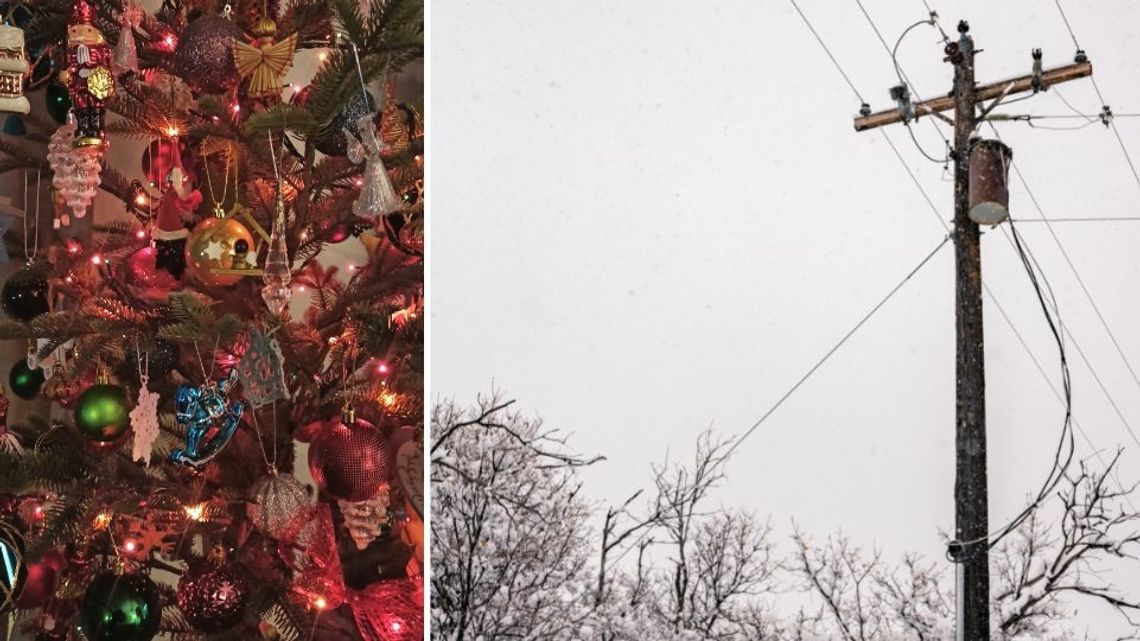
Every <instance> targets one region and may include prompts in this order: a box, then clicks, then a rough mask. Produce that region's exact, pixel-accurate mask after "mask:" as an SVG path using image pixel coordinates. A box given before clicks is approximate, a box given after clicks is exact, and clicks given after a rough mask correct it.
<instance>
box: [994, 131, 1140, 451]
mask: <svg viewBox="0 0 1140 641" xmlns="http://www.w3.org/2000/svg"><path fill="white" fill-rule="evenodd" d="M990 128H991V129H992V130H993V132H994V135H995V136H996V137H997V138H998V140H1001V133H1000V132H998V130H997V128H996V127H994V126H993V125H992V124H991V125H990ZM1010 168H1011V169H1013V174H1014V175H1015V176H1017V180H1018V182H1019V183H1020V184H1021V186H1022V188H1023V189H1025V193H1026V195H1028V196H1029V202H1031V203H1033V207H1034V208H1035V209H1036V210H1037V214H1038V216H1039V219H1040V221H1041V222H1042V223H1044V224H1045V228H1046V229H1047V230H1048V231H1049V235H1050V236H1051V237H1052V238H1053V242H1054V243H1055V244H1056V245H1057V249H1058V250H1059V251H1060V252H1061V256H1062V258H1064V259H1065V264H1067V265H1068V266H1069V270H1070V271H1071V272H1072V273H1073V277H1074V278H1076V281H1077V285H1078V286H1079V287H1080V289H1081V292H1082V293H1083V294H1084V295H1085V299H1086V300H1088V302H1089V305H1090V306H1091V307H1092V309H1093V312H1094V313H1095V314H1096V317H1097V319H1098V320H1099V322H1100V324H1101V327H1103V328H1104V331H1105V333H1106V334H1107V335H1108V338H1109V341H1110V342H1111V343H1112V345H1113V347H1114V348H1115V350H1116V353H1117V355H1118V356H1120V359H1121V360H1122V361H1123V362H1124V366H1125V368H1126V369H1127V370H1128V373H1129V374H1130V375H1131V377H1132V380H1133V382H1135V383H1136V385H1137V387H1140V377H1138V376H1137V374H1136V370H1135V368H1134V367H1133V366H1132V361H1131V360H1130V359H1129V358H1128V356H1127V355H1126V354H1125V353H1124V349H1123V348H1122V347H1121V346H1120V341H1118V340H1117V339H1116V334H1115V333H1114V332H1113V331H1112V328H1111V327H1110V326H1109V324H1108V320H1107V319H1106V318H1105V317H1104V314H1103V313H1102V312H1101V310H1100V306H1099V305H1097V302H1096V299H1094V298H1093V295H1092V292H1091V291H1090V290H1089V288H1088V286H1087V285H1086V284H1085V279H1084V278H1083V277H1082V276H1081V273H1080V271H1079V270H1078V269H1077V266H1076V264H1075V263H1073V259H1072V258H1071V257H1070V256H1069V252H1068V251H1067V250H1066V249H1065V245H1064V243H1062V242H1061V238H1060V237H1059V236H1058V235H1057V232H1056V230H1054V229H1053V225H1052V224H1051V221H1050V219H1049V217H1048V216H1046V215H1045V210H1044V209H1043V208H1042V207H1041V203H1040V201H1038V200H1037V195H1036V194H1034V193H1033V190H1032V189H1031V188H1030V187H1029V183H1028V182H1027V181H1026V180H1025V176H1024V175H1023V174H1022V173H1021V169H1020V167H1018V165H1017V163H1016V162H1011V163H1010ZM1065 331H1066V332H1067V333H1068V336H1069V338H1070V339H1072V333H1071V331H1069V330H1067V329H1066V330H1065ZM1073 345H1074V347H1076V348H1077V353H1078V354H1080V355H1081V358H1082V360H1084V361H1085V365H1086V366H1087V367H1088V368H1089V372H1091V373H1092V375H1093V379H1094V380H1095V381H1096V382H1097V385H1098V386H1100V388H1101V391H1102V392H1103V393H1104V395H1105V397H1106V398H1107V399H1108V401H1109V405H1111V406H1112V408H1113V410H1114V411H1115V412H1116V415H1117V417H1118V418H1120V421H1121V424H1122V425H1123V426H1124V429H1125V431H1127V432H1128V434H1129V436H1131V437H1132V440H1133V442H1135V443H1136V444H1137V445H1138V446H1140V437H1137V435H1136V431H1135V430H1134V429H1133V428H1132V425H1131V424H1130V423H1129V422H1128V419H1127V418H1125V416H1124V413H1123V412H1122V411H1121V410H1120V407H1119V405H1117V403H1116V401H1115V399H1113V398H1112V395H1111V394H1110V393H1109V392H1108V387H1107V386H1106V385H1104V382H1103V381H1102V380H1101V378H1100V375H1099V374H1097V372H1096V369H1095V368H1093V366H1092V363H1091V362H1089V361H1088V359H1087V358H1086V357H1085V355H1084V350H1082V349H1081V347H1080V344H1078V343H1077V342H1076V341H1075V340H1073Z"/></svg>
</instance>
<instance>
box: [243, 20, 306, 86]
mask: <svg viewBox="0 0 1140 641" xmlns="http://www.w3.org/2000/svg"><path fill="white" fill-rule="evenodd" d="M252 33H253V36H254V41H253V43H252V44H246V43H244V42H240V41H237V40H235V41H234V43H233V50H234V62H235V63H236V64H237V69H238V73H239V74H240V75H241V77H242V78H247V77H248V78H249V97H250V98H280V97H281V76H283V75H285V73H286V72H288V71H289V68H290V67H292V66H293V50H294V49H295V48H296V47H297V34H296V33H293V34H290V35H289V36H288V37H286V38H285V39H283V40H281V41H280V42H274V39H275V38H276V37H277V23H276V22H274V21H273V19H272V18H269V17H264V18H261V19H260V20H258V21H257V23H256V24H254V25H253V31H252Z"/></svg>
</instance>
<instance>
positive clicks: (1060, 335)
mask: <svg viewBox="0 0 1140 641" xmlns="http://www.w3.org/2000/svg"><path fill="white" fill-rule="evenodd" d="M856 2H859V0H856ZM923 5H924V6H925V7H926V8H927V10H928V11H930V15H931V23H932V24H934V25H935V26H937V27H938V29H939V30H940V31H942V28H941V25H940V24H939V23H938V19H937V14H936V13H935V12H934V11H933V10H931V9H930V5H929V4H928V3H927V2H926V0H923ZM860 6H861V3H860ZM1058 8H1060V4H1059V3H1058ZM864 14H865V15H866V13H865V12H864ZM868 19H869V17H868ZM1066 22H1067V20H1066ZM876 31H877V30H876ZM943 33H945V32H943ZM904 35H905V34H904ZM1075 42H1076V39H1075V38H1074V43H1075ZM1077 48H1078V50H1079V49H1080V47H1079V45H1078V47H1077ZM892 60H893V62H894V63H895V64H896V65H898V61H897V58H896V57H894V56H892ZM900 72H901V70H900ZM1061 99H1062V101H1064V97H1063V96H1061ZM1065 102H1066V104H1068V103H1067V101H1065ZM1007 104H1008V103H1007ZM1074 111H1075V110H1074ZM990 126H991V128H994V127H993V125H992V124H991V125H990ZM994 131H995V134H996V128H994ZM999 138H1000V137H999ZM1121 144H1122V145H1123V142H1122V143H1121ZM900 160H901V156H900ZM908 172H909V168H908ZM1019 175H1020V172H1019ZM912 177H913V176H912ZM1007 182H1008V181H1007ZM915 183H916V184H918V182H917V180H916V181H915ZM919 188H920V189H921V188H922V187H921V185H920V184H919ZM923 195H924V197H925V198H926V200H927V202H928V203H930V204H931V207H932V209H933V210H934V213H935V215H936V216H937V209H936V208H934V206H933V202H932V201H931V200H930V198H929V196H927V195H926V194H925V190H924V193H923ZM937 217H938V220H939V222H941V223H942V224H943V225H945V224H946V223H945V221H944V220H943V219H942V217H941V216H937ZM1042 218H1044V216H1042ZM1010 229H1011V230H1012V232H1013V236H1014V241H1013V244H1014V245H1015V247H1016V249H1017V251H1018V254H1019V256H1020V258H1021V260H1022V264H1023V266H1024V267H1025V270H1026V274H1027V275H1028V277H1029V280H1030V283H1031V284H1032V285H1033V288H1034V291H1035V293H1036V295H1037V297H1038V300H1039V302H1040V304H1041V308H1042V311H1043V313H1044V314H1045V318H1046V321H1047V322H1048V324H1049V327H1050V331H1051V333H1052V334H1053V336H1054V338H1055V340H1056V342H1057V348H1058V351H1059V355H1060V362H1061V369H1062V379H1063V382H1064V385H1063V388H1064V394H1063V395H1061V394H1058V393H1057V390H1056V388H1054V387H1053V384H1052V381H1051V380H1049V377H1048V376H1047V375H1045V372H1044V369H1043V368H1041V367H1040V363H1039V362H1038V361H1037V359H1036V357H1034V356H1033V354H1032V352H1029V350H1028V345H1027V344H1026V343H1025V341H1024V339H1023V338H1022V337H1021V334H1020V332H1018V331H1017V329H1016V327H1015V326H1014V325H1013V323H1012V320H1011V319H1010V318H1009V316H1008V314H1006V313H1005V311H1004V308H1001V306H1000V303H998V302H997V299H996V297H995V296H994V295H993V292H991V291H990V290H989V287H988V286H986V285H985V283H984V282H983V283H982V285H983V288H984V290H985V291H986V293H987V295H989V297H990V299H991V300H992V301H993V302H994V303H995V304H997V305H998V307H999V308H1001V309H1002V317H1003V318H1004V319H1005V320H1006V322H1007V323H1008V324H1009V325H1010V328H1011V329H1013V330H1014V333H1015V334H1016V335H1017V337H1018V340H1019V341H1020V342H1021V343H1022V346H1023V347H1025V348H1026V351H1027V352H1029V354H1030V357H1031V358H1032V360H1033V362H1034V364H1035V365H1036V366H1037V367H1038V370H1039V371H1040V373H1041V374H1042V376H1043V377H1044V378H1045V379H1046V382H1047V383H1048V384H1049V385H1050V388H1052V389H1053V390H1054V393H1055V394H1058V397H1059V399H1060V400H1061V401H1062V404H1063V405H1064V406H1065V420H1064V422H1063V425H1062V430H1061V437H1060V439H1059V441H1058V449H1057V453H1056V454H1055V456H1054V461H1053V467H1052V469H1051V470H1050V473H1049V475H1048V476H1047V477H1046V481H1045V482H1044V483H1043V484H1042V489H1041V490H1040V491H1039V492H1038V494H1037V497H1036V498H1035V499H1034V500H1033V501H1031V502H1030V504H1029V505H1028V506H1027V507H1026V508H1025V509H1024V510H1023V511H1022V512H1021V513H1020V514H1018V515H1017V516H1016V517H1014V519H1012V520H1011V521H1010V522H1009V523H1008V524H1007V525H1006V526H1005V527H1004V528H1003V529H1002V530H1000V531H999V533H998V534H997V536H996V537H993V538H992V539H990V537H988V536H987V537H986V538H985V539H982V540H987V539H989V541H988V545H987V547H993V546H994V545H996V544H997V543H998V542H999V541H1000V540H1001V539H1002V538H1004V537H1005V536H1006V535H1007V534H1009V532H1012V531H1013V530H1014V529H1016V528H1017V526H1019V525H1020V524H1021V523H1022V522H1024V520H1025V519H1026V518H1028V516H1029V515H1030V514H1031V513H1032V512H1033V510H1035V509H1036V507H1037V506H1038V505H1040V503H1041V502H1042V501H1043V500H1044V499H1045V498H1046V496H1048V494H1049V493H1050V492H1051V491H1052V489H1053V488H1054V487H1055V486H1056V484H1057V483H1059V481H1060V480H1061V478H1063V477H1064V474H1065V471H1066V470H1067V468H1068V466H1069V464H1070V463H1071V462H1072V457H1073V453H1074V447H1073V436H1072V433H1073V432H1072V387H1071V378H1070V372H1069V367H1068V360H1067V357H1066V354H1065V341H1064V337H1065V335H1066V333H1067V332H1066V330H1065V327H1064V325H1063V324H1062V323H1061V321H1060V314H1059V308H1058V305H1057V301H1056V296H1055V295H1054V294H1053V290H1052V287H1051V286H1050V285H1049V284H1048V280H1047V278H1046V277H1045V275H1044V271H1043V270H1041V267H1040V264H1038V263H1037V261H1036V258H1034V257H1032V254H1027V253H1026V251H1025V250H1024V249H1023V247H1022V243H1021V238H1020V235H1019V234H1018V233H1017V230H1016V228H1015V227H1014V223H1013V221H1012V220H1011V221H1010ZM1003 232H1004V229H1003ZM1037 274H1040V276H1041V281H1043V282H1044V283H1045V285H1046V291H1047V292H1048V295H1049V301H1048V302H1047V301H1046V297H1045V295H1044V293H1043V292H1042V290H1041V287H1040V282H1039V280H1038V276H1037ZM1050 305H1051V306H1052V307H1051V308H1050ZM1106 328H1107V324H1106ZM1070 336H1071V334H1070ZM1078 351H1080V349H1079V346H1078ZM1081 353H1082V358H1084V356H1083V352H1081ZM1122 355H1123V354H1122ZM1086 364H1088V363H1087V359H1086ZM1090 371H1091V366H1090ZM1105 392H1106V395H1107V390H1105ZM1110 401H1111V397H1110ZM1113 404H1114V405H1115V402H1114V401H1113ZM1122 418H1123V417H1122ZM1080 431H1081V433H1082V436H1083V437H1084V439H1085V441H1086V442H1087V443H1088V444H1089V446H1090V447H1091V448H1092V449H1093V451H1094V452H1095V453H1097V456H1098V457H1099V458H1100V459H1101V462H1102V463H1104V459H1103V456H1101V455H1100V453H1099V452H1100V451H1099V450H1098V449H1097V448H1095V447H1094V446H1093V444H1092V440H1091V439H1090V438H1089V437H1088V434H1087V433H1085V432H1084V430H1083V428H1081V430H1080ZM1129 431H1130V432H1131V429H1130V428H1129ZM1066 442H1067V443H1068V444H1069V447H1068V452H1067V454H1066V455H1065V456H1063V457H1062V452H1063V451H1064V450H1065V443H1066ZM1062 459H1063V460H1062ZM1106 465H1107V464H1106ZM1117 482H1118V483H1119V479H1117ZM977 542H980V541H974V542H967V544H968V543H977Z"/></svg>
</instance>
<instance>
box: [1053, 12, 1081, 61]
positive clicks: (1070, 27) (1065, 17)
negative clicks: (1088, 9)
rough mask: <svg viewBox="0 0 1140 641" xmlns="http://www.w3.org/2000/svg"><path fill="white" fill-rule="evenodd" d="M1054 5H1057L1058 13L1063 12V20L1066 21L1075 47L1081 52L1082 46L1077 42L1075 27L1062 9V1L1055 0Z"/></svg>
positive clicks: (1066, 26)
mask: <svg viewBox="0 0 1140 641" xmlns="http://www.w3.org/2000/svg"><path fill="white" fill-rule="evenodd" d="M1053 3H1054V4H1056V5H1057V11H1059V12H1061V20H1064V21H1065V28H1066V29H1068V30H1069V37H1070V38H1072V39H1073V46H1074V47H1076V48H1077V51H1080V50H1081V45H1080V43H1079V42H1077V34H1075V33H1073V26H1072V25H1070V24H1069V17H1068V16H1066V15H1065V10H1064V9H1062V8H1061V0H1053Z"/></svg>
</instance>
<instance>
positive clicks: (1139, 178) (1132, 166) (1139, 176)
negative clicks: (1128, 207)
mask: <svg viewBox="0 0 1140 641" xmlns="http://www.w3.org/2000/svg"><path fill="white" fill-rule="evenodd" d="M1053 3H1054V4H1055V5H1057V12H1058V13H1060V14H1061V20H1062V21H1063V22H1064V23H1065V29H1066V30H1068V32H1069V37H1070V38H1072V39H1073V46H1074V47H1076V48H1077V52H1078V53H1083V51H1084V50H1083V49H1081V45H1080V43H1079V42H1077V34H1075V33H1074V32H1073V25H1072V24H1071V23H1070V22H1069V16H1068V15H1066V14H1065V9H1064V7H1062V6H1061V0H1053ZM1089 81H1090V82H1092V87H1093V91H1095V92H1096V97H1097V99H1098V100H1100V104H1101V105H1102V106H1103V107H1104V108H1105V109H1106V110H1107V108H1108V101H1107V100H1105V99H1104V94H1103V93H1101V90H1100V85H1099V84H1097V81H1096V77H1095V76H1092V75H1090V76H1089ZM1114 118H1115V115H1113V116H1110V117H1109V118H1107V120H1106V124H1108V128H1109V129H1111V130H1112V133H1113V135H1114V136H1116V142H1117V143H1118V144H1119V145H1120V151H1121V152H1123V154H1124V160H1125V162H1127V163H1128V169H1129V170H1130V171H1131V172H1132V178H1133V179H1134V180H1135V181H1136V185H1137V186H1138V187H1140V172H1137V170H1136V163H1134V162H1133V161H1132V154H1130V153H1128V146H1127V145H1125V144H1124V138H1123V137H1122V136H1121V135H1120V130H1118V129H1117V128H1116V122H1115V121H1114ZM1137 384H1140V382H1138V383H1137Z"/></svg>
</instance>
